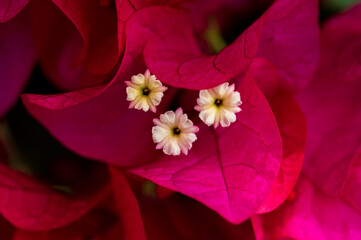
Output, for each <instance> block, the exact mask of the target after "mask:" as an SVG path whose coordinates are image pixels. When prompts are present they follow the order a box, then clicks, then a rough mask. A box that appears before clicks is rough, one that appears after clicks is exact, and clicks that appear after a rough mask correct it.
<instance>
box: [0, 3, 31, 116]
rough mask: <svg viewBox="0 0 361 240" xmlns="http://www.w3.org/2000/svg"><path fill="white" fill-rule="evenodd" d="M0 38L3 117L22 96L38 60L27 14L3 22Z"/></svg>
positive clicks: (0, 89) (0, 93) (0, 97)
mask: <svg viewBox="0 0 361 240" xmlns="http://www.w3.org/2000/svg"><path fill="white" fill-rule="evenodd" d="M10 2H11V1H10ZM0 39H1V41H0V51H1V55H0V72H1V79H0V118H1V117H2V116H3V115H4V113H5V112H6V111H7V110H9V108H10V107H11V105H13V104H14V103H15V101H16V100H17V99H18V97H19V96H20V92H21V91H22V89H23V87H24V86H25V83H26V80H27V79H28V77H29V75H30V72H31V70H32V68H33V65H34V61H35V59H34V50H33V46H32V42H31V34H30V28H29V24H28V18H27V16H26V14H20V15H18V16H17V17H16V18H14V19H12V21H10V22H7V23H2V24H0Z"/></svg>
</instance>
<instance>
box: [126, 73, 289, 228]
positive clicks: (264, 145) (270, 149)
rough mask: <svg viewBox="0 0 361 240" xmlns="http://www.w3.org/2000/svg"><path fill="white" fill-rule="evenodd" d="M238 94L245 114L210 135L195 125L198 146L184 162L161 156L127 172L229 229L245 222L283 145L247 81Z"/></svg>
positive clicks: (259, 201) (262, 196) (261, 198)
mask: <svg viewBox="0 0 361 240" xmlns="http://www.w3.org/2000/svg"><path fill="white" fill-rule="evenodd" d="M237 91H239V92H240V94H241V96H243V99H244V105H243V111H242V112H240V113H238V116H237V121H236V122H235V123H233V124H232V125H231V126H230V127H228V128H222V129H217V130H214V129H213V128H209V127H208V126H206V125H205V124H203V125H201V124H197V125H198V126H200V131H199V133H198V134H197V138H198V140H197V141H196V142H195V144H194V146H193V148H192V150H191V151H189V153H188V155H187V156H180V157H170V156H166V155H162V156H160V157H159V159H157V160H156V161H153V162H151V163H149V164H145V165H142V166H139V167H137V168H133V169H131V172H133V173H135V174H137V175H140V176H142V177H145V178H147V179H149V180H151V181H153V182H155V183H157V184H159V185H161V186H164V187H167V188H170V189H172V190H175V191H178V192H181V193H184V194H185V195H188V196H190V197H192V198H195V199H197V200H198V201H200V202H202V203H203V204H205V205H207V206H208V207H210V208H212V209H213V210H215V211H217V212H218V213H220V214H221V215H222V216H223V217H224V218H226V219H227V220H228V221H230V222H232V223H240V222H242V221H244V220H246V219H247V218H248V217H249V216H250V215H251V214H253V213H254V212H255V211H256V210H257V209H258V208H259V207H260V206H261V204H262V202H263V201H264V200H265V199H266V197H267V195H268V193H269V191H270V190H271V187H272V185H273V183H274V182H275V180H276V176H277V174H278V172H279V168H280V163H281V157H282V144H281V138H280V135H279V132H278V127H277V124H276V121H275V119H274V116H273V114H272V112H271V109H270V107H269V105H268V103H267V101H266V99H265V98H264V96H263V95H262V93H261V92H260V90H259V89H258V88H257V86H256V84H255V82H254V81H253V79H252V76H251V75H247V77H246V78H245V79H243V80H242V81H241V82H240V83H239V85H238V87H237ZM196 121H199V120H198V116H197V115H195V116H194V122H196ZM265 166H267V167H265Z"/></svg>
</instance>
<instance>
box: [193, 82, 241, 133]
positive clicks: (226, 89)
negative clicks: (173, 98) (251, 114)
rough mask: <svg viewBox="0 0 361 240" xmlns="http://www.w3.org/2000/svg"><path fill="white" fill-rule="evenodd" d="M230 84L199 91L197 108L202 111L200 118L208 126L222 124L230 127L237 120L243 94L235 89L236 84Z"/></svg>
mask: <svg viewBox="0 0 361 240" xmlns="http://www.w3.org/2000/svg"><path fill="white" fill-rule="evenodd" d="M228 85H229V84H228V83H223V84H221V85H219V86H217V87H215V88H211V89H206V90H201V91H200V92H199V98H198V99H197V103H198V105H197V106H195V109H196V110H197V111H198V112H200V113H199V118H200V119H201V120H202V121H203V122H204V123H205V124H207V125H208V126H211V125H213V126H214V127H215V128H217V127H218V126H219V124H221V126H222V127H228V126H229V125H231V123H233V122H235V121H236V120H237V117H236V114H235V113H238V112H240V111H241V108H240V107H239V106H240V105H241V104H242V101H241V96H240V94H239V92H237V91H235V90H234V89H235V86H234V84H232V85H231V86H228Z"/></svg>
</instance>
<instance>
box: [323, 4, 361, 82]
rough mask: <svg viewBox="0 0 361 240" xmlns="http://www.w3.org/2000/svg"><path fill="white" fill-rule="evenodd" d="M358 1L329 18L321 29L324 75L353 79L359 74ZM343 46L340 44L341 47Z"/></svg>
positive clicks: (360, 17) (360, 16) (360, 35)
mask: <svg viewBox="0 0 361 240" xmlns="http://www.w3.org/2000/svg"><path fill="white" fill-rule="evenodd" d="M360 20H361V4H359V5H357V6H355V7H354V8H352V9H351V10H349V11H347V12H345V13H342V14H340V15H338V16H335V17H333V18H332V19H330V20H328V21H327V22H326V23H325V24H324V26H323V27H322V30H321V46H322V49H321V50H322V55H321V56H322V59H321V65H320V67H321V69H322V70H321V71H322V74H324V77H330V78H333V79H335V80H338V81H353V80H356V79H360V77H361V57H360V56H361V44H360V42H361V26H360V24H358V23H359V22H360ZM341 46H342V47H341Z"/></svg>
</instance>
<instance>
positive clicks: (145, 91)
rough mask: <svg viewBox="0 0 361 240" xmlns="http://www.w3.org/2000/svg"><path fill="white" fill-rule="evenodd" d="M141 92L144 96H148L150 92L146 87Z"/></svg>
mask: <svg viewBox="0 0 361 240" xmlns="http://www.w3.org/2000/svg"><path fill="white" fill-rule="evenodd" d="M142 92H143V95H144V96H148V95H149V94H150V90H149V88H147V87H145V88H143V90H142Z"/></svg>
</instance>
